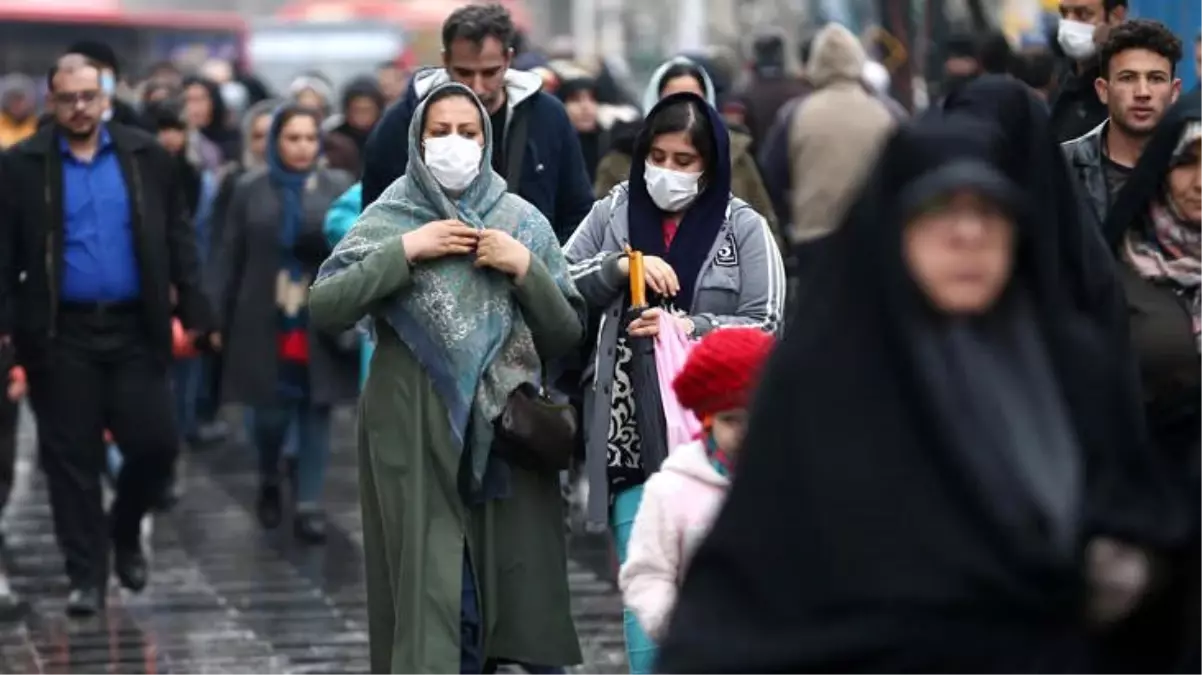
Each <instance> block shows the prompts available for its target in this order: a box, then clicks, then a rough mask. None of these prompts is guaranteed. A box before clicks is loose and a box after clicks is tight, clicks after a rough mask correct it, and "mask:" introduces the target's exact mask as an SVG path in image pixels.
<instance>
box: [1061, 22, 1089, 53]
mask: <svg viewBox="0 0 1202 675" xmlns="http://www.w3.org/2000/svg"><path fill="white" fill-rule="evenodd" d="M1094 28H1095V26H1094V25H1093V24H1092V23H1085V22H1084V21H1072V20H1070V19H1061V20H1060V27H1059V28H1058V29H1057V30H1056V41H1057V42H1059V43H1060V48H1061V49H1063V50H1064V53H1065V54H1066V55H1068V57H1069V58H1070V59H1073V60H1075V61H1084V60H1085V59H1088V58H1089V57H1091V56H1093V55H1094V52H1096V51H1097V46H1095V45H1094V42H1093V32H1094Z"/></svg>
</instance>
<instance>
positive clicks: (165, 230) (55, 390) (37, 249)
mask: <svg viewBox="0 0 1202 675" xmlns="http://www.w3.org/2000/svg"><path fill="white" fill-rule="evenodd" d="M101 70H102V67H101V66H99V65H98V64H97V63H96V62H94V61H91V60H89V59H88V58H87V57H84V56H81V55H68V56H65V57H63V58H61V59H60V60H59V61H58V63H57V64H56V65H55V66H54V67H53V68H51V69H50V72H49V75H48V83H49V88H50V93H49V99H48V100H49V104H50V106H51V109H52V114H53V120H54V121H53V124H49V125H46V126H45V127H43V128H42V129H41V130H39V131H38V133H37V134H35V135H34V136H33V137H31V138H30V139H28V140H26V141H24V142H22V143H20V144H18V145H16V146H15V147H14V148H12V149H11V150H9V151H8V152H7V153H5V154H4V155H3V157H2V158H0V237H2V238H0V344H5V343H8V344H11V345H12V346H15V348H16V355H17V360H18V361H19V362H20V363H21V364H22V365H23V366H25V369H26V371H27V373H28V380H29V395H30V400H31V402H32V404H33V408H34V412H35V413H36V416H37V423H38V440H39V444H40V448H39V450H40V463H41V466H42V468H43V471H44V472H45V474H46V479H47V486H48V488H49V492H50V504H51V509H52V511H53V515H54V528H55V534H56V536H57V538H58V543H59V546H60V548H61V549H62V552H63V555H64V557H65V559H66V572H67V577H68V578H69V580H70V586H71V594H70V597H69V599H68V603H67V611H68V613H69V614H71V615H75V616H88V615H91V614H95V613H96V612H98V611H100V610H101V609H102V608H103V606H104V601H105V589H106V588H107V585H108V575H109V571H108V554H109V549H110V545H111V548H112V550H113V552H114V556H113V560H114V566H115V571H116V573H117V577H118V579H119V580H120V582H121V584H122V585H124V586H125V587H126V588H129V589H131V590H134V591H138V590H141V589H142V588H143V587H144V586H145V585H146V582H147V566H146V558H145V556H144V554H143V552H142V550H141V543H140V538H139V534H140V523H141V520H142V516H143V515H145V513H146V512H147V510H148V509H149V508H150V506H151V505H152V503H153V501H154V499H155V498H156V496H157V495H159V493H160V492H161V490H162V485H163V482H164V481H165V480H166V479H167V476H168V475H169V471H170V468H171V465H172V462H173V460H174V457H175V453H176V451H177V438H178V437H177V435H176V429H175V421H174V412H173V409H172V405H171V401H172V398H171V396H170V392H169V385H168V375H167V373H168V365H169V363H170V358H171V318H172V314H173V298H174V299H175V300H177V302H176V303H175V304H174V307H175V310H176V312H175V313H177V314H178V316H179V318H180V320H181V322H182V323H183V324H184V326H185V327H186V328H188V329H189V330H191V331H193V334H194V335H195V336H196V340H197V342H198V343H200V342H209V343H210V344H212V345H214V346H215V344H216V342H217V340H216V336H215V335H209V334H207V333H206V332H205V331H206V330H207V327H208V326H210V325H211V324H210V317H209V307H208V303H207V302H206V300H205V298H204V296H203V295H202V292H201V284H200V279H199V264H198V260H197V252H196V244H195V240H194V238H193V235H192V231H191V228H190V226H189V224H188V223H187V220H186V217H185V215H184V213H185V204H184V201H183V198H182V195H181V190H180V186H179V185H178V184H177V176H178V172H177V171H175V169H174V166H173V164H172V162H171V159H170V157H169V156H168V155H167V153H166V152H165V151H164V150H163V149H162V148H161V147H159V145H158V144H157V143H156V141H155V139H154V137H152V136H150V135H149V134H146V133H145V132H143V131H141V130H138V129H134V128H132V127H127V126H123V125H120V124H116V123H105V122H103V118H104V113H105V110H107V109H108V106H109V100H108V95H107V93H106V92H105V90H104V87H103V85H102V81H101ZM106 429H108V430H110V431H111V432H112V434H113V436H114V439H115V441H116V442H117V443H118V444H119V445H120V447H121V450H122V453H123V455H124V458H125V463H124V466H123V468H122V470H121V473H120V476H119V478H118V480H117V485H116V493H117V494H116V499H115V500H114V502H113V505H112V512H111V514H106V513H105V511H104V507H103V505H102V501H101V487H100V485H101V484H100V475H101V471H102V468H103V466H104V448H103V446H102V443H101V438H102V435H103V433H104V431H105V430H106Z"/></svg>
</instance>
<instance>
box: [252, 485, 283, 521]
mask: <svg viewBox="0 0 1202 675" xmlns="http://www.w3.org/2000/svg"><path fill="white" fill-rule="evenodd" d="M255 510H256V512H257V513H258V516H259V524H260V525H262V526H263V527H265V528H267V529H269V530H274V529H275V528H277V527H279V526H280V521H281V520H283V519H284V513H283V511H282V510H281V508H280V486H278V485H263V486H261V487H260V488H259V502H258V504H257V505H256V508H255Z"/></svg>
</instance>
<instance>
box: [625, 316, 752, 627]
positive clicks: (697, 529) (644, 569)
mask: <svg viewBox="0 0 1202 675" xmlns="http://www.w3.org/2000/svg"><path fill="white" fill-rule="evenodd" d="M774 342H775V341H774V340H773V338H772V336H771V335H768V334H767V333H764V332H763V331H761V330H758V329H755V328H724V329H721V330H716V331H713V332H712V333H709V334H708V335H706V336H705V338H704V339H702V340H701V342H699V343H698V344H697V346H695V347H694V348H693V350H692V351H691V352H690V353H689V358H688V361H687V362H686V363H685V366H684V368H683V369H682V370H681V372H680V374H679V375H677V377H676V380H675V382H673V389H674V390H675V391H676V397H677V399H679V400H680V404H681V405H682V406H684V407H685V408H687V409H689V410H691V411H692V412H693V414H695V415H696V416H697V418H698V419H700V420H701V421H702V424H703V426H704V428H705V433H704V434H703V436H702V438H700V439H698V440H696V441H694V442H692V443H688V444H686V445H683V446H681V447H678V448H675V449H673V451H672V453H671V454H670V455H669V456H668V459H667V460H665V461H664V463H663V466H661V467H660V470H659V471H658V472H657V473H656V474H655V475H653V476H651V477H650V478H648V479H647V483H646V485H645V486H644V488H643V501H642V504H640V506H639V512H638V515H637V516H636V517H635V520H634V529H633V532H632V533H631V535H630V544H629V549H628V552H627V557H626V563H625V564H624V565H622V571H621V574H620V575H619V583H620V584H621V586H622V599H623V601H624V602H625V604H626V606H627V607H629V608H630V609H631V611H633V612H634V614H635V616H636V617H638V620H639V623H640V624H641V625H642V628H643V630H644V631H646V632H647V635H648V636H650V637H651V639H653V640H658V639H659V638H660V636H661V635H662V633H663V630H664V629H665V628H667V623H668V616H669V615H670V614H671V611H672V607H673V606H674V605H675V604H676V591H677V587H678V584H679V583H680V581H681V580H682V579H683V578H684V570H685V567H686V566H687V564H688V561H689V559H690V558H691V557H692V554H693V551H694V550H696V547H697V545H698V544H700V543H701V540H702V539H704V538H705V535H706V533H707V532H708V531H709V528H710V524H711V522H712V521H713V519H714V517H715V516H716V515H717V513H718V508H719V507H720V506H721V505H722V502H723V501H724V500H725V498H726V491H727V490H728V489H729V487H730V479H731V475H732V473H733V471H734V460H735V459H736V457H737V456H738V452H739V447H740V445H741V444H742V442H743V431H744V427H745V426H746V421H747V405H748V401H749V399H750V397H751V394H752V392H753V391H754V390H755V386H756V383H757V382H758V381H759V374H760V370H761V368H762V367H763V365H764V362H765V361H766V360H767V358H768V354H769V353H770V352H771V351H772V347H773V345H774Z"/></svg>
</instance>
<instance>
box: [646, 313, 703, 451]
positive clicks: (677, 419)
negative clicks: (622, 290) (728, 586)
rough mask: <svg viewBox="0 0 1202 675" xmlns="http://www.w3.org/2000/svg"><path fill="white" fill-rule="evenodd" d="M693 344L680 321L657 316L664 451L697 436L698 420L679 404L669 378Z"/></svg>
mask: <svg viewBox="0 0 1202 675" xmlns="http://www.w3.org/2000/svg"><path fill="white" fill-rule="evenodd" d="M692 348H693V343H692V342H690V341H689V338H688V336H686V335H685V334H684V331H683V330H682V329H681V327H680V324H679V323H677V322H676V321H675V320H674V319H673V318H672V317H671V316H669V315H668V314H660V315H659V335H658V336H656V338H655V370H656V374H657V375H658V376H659V397H660V399H661V400H662V401H663V404H664V421H665V422H667V424H668V452H672V451H673V450H675V449H676V448H678V447H680V446H681V445H684V444H685V443H689V442H692V441H693V440H694V439H696V438H697V437H698V436H700V435H701V431H702V429H701V422H700V421H699V420H698V419H697V417H696V415H694V414H693V413H692V411H690V410H686V409H685V408H683V407H681V405H680V401H678V400H677V399H676V390H675V389H673V388H672V381H673V380H675V379H676V376H677V374H679V373H680V371H681V369H683V368H684V364H685V361H687V360H688V358H689V350H691V349H692Z"/></svg>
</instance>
